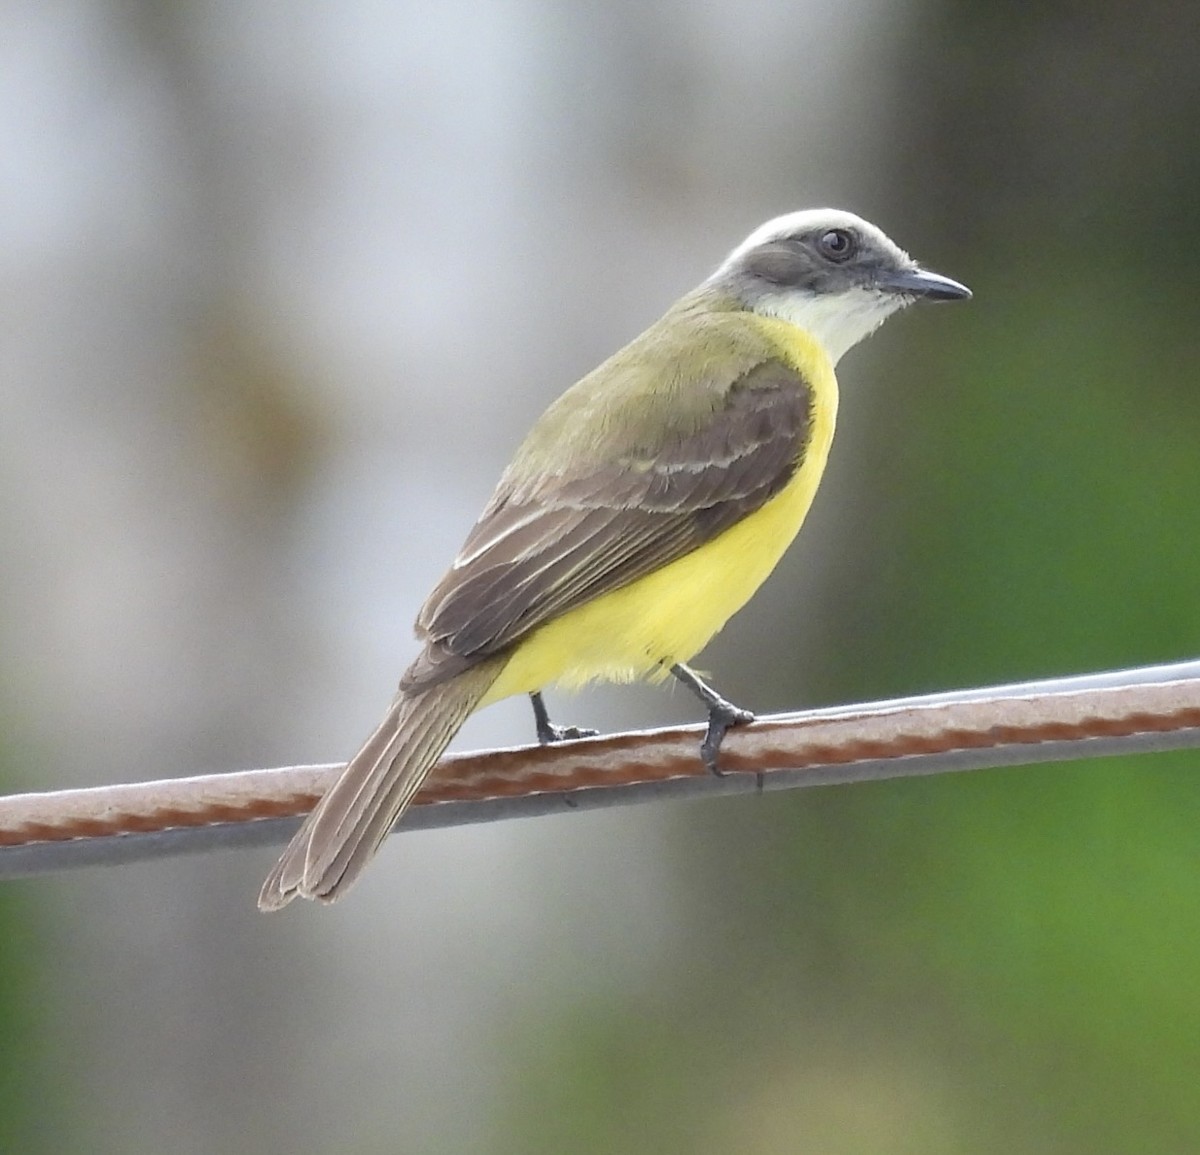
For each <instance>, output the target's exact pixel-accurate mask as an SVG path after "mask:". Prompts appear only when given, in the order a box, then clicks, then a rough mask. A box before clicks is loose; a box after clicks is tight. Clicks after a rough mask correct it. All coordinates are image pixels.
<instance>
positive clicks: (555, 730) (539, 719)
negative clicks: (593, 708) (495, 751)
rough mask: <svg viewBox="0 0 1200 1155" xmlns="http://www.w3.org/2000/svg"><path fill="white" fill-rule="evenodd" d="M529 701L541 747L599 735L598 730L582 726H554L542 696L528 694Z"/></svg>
mask: <svg viewBox="0 0 1200 1155" xmlns="http://www.w3.org/2000/svg"><path fill="white" fill-rule="evenodd" d="M529 699H530V701H531V702H532V703H533V720H534V723H535V724H536V725H537V736H538V741H539V742H540V743H541V744H542V745H543V746H548V745H550V743H551V742H570V741H571V740H572V739H575V738H594V737H596V735H597V734H599V733H600V731H599V730H589V729H587V728H586V727H583V726H556V725H555V724H554V723H553V722H551V721H550V715H549V713H548V712H547V710H546V703H545V702H544V701H543V700H542V695H541V694H540V693H535V694H530V695H529Z"/></svg>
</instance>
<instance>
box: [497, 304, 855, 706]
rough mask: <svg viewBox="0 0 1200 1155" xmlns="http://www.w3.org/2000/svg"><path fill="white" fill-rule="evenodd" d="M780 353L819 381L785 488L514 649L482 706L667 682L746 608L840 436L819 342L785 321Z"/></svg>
mask: <svg viewBox="0 0 1200 1155" xmlns="http://www.w3.org/2000/svg"><path fill="white" fill-rule="evenodd" d="M770 324H772V326H773V325H774V324H779V325H780V326H781V329H782V330H783V331H782V332H781V333H779V334H777V335H776V336H777V338H782V339H781V342H780V343H781V346H782V351H784V352H785V354H786V355H788V359H789V360H791V361H793V363H795V364H796V367H797V368H799V369H800V370H801V371H802V372H803V374H804V376H805V378H806V379H807V380H808V381H809V382H810V383H811V384H812V387H813V393H814V397H815V404H814V414H813V428H812V437H811V440H810V443H809V445H808V449H807V452H806V453H805V455H804V460H803V461H802V463H801V465H800V468H799V469H797V471H796V475H795V476H794V477H793V478H792V480H791V481H790V482H789V483H788V485H787V488H785V489H784V490H783V491H782V492H780V493H779V494H777V495H776V496H775V497H773V498H772V499H771V500H770V501H769V502H767V504H766V505H764V506H763V507H762V508H761V509H759V510H756V511H755V512H754V513H752V514H750V515H749V516H748V517H746V518H744V519H743V520H742V521H740V522H738V523H737V525H735V526H733V527H732V528H730V529H728V530H726V531H725V532H724V533H723V534H721V535H720V536H719V537H716V538H714V539H713V540H712V541H710V542H707V543H706V544H705V545H702V546H700V547H699V548H698V549H695V550H693V551H692V552H691V553H689V554H686V555H685V556H684V557H682V558H680V559H679V560H678V561H675V562H672V563H671V564H670V565H667V566H664V567H663V568H662V569H660V570H656V571H655V572H654V573H651V574H647V575H646V576H645V577H643V578H639V579H638V580H637V581H635V582H631V583H630V584H629V585H627V586H624V587H623V588H621V589H618V590H614V591H613V592H612V593H608V594H604V595H603V596H601V597H599V598H597V599H596V600H595V601H592V602H588V603H586V604H584V605H581V606H578V607H577V608H575V609H573V610H570V611H569V612H568V613H565V614H564V615H563V616H562V617H560V618H556V619H554V620H553V621H550V622H547V623H546V625H544V626H542V627H541V628H540V629H538V630H537V631H535V632H534V633H533V634H531V635H530V636H529V637H528V638H527V639H526V640H525V641H524V642H522V643H521V644H520V645H519V646H518V647H517V648H516V650H515V651H514V652H513V655H512V657H511V658H510V659H509V661H508V664H507V665H506V666H505V667H504V670H503V671H502V672H501V674H500V676H499V677H498V678H497V679H496V681H495V683H494V684H493V685H492V688H491V689H490V690H489V691H488V693H487V696H486V697H485V698H484V700H483V702H481V703H480V705H487V704H488V703H490V702H496V701H499V700H500V699H501V698H507V697H509V696H511V695H513V694H520V693H529V692H531V691H533V690H540V689H542V688H543V687H544V686H548V685H550V684H552V683H558V684H559V685H562V686H564V687H567V688H573V687H577V686H581V685H583V684H584V683H586V682H590V681H597V680H600V681H616V682H627V681H632V680H634V679H636V678H640V677H650V678H655V677H665V676H666V674H667V672H668V667H669V666H670V665H672V664H673V663H675V662H686V661H688V660H690V659H691V658H692V657H693V656H694V655H696V654H697V653H699V652H700V651H701V650H702V649H703V648H704V647H705V646H706V645H707V644H708V642H709V641H710V640H711V639H712V637H713V636H714V635H715V634H716V633H718V631H720V629H721V627H722V626H724V625H725V623H726V622H727V621H728V620H729V619H730V618H731V617H732V616H733V615H734V614H735V613H736V612H737V611H738V610H740V609H741V608H742V606H744V605H745V604H746V602H747V601H749V599H750V598H751V596H752V595H753V594H754V592H755V590H757V589H758V587H759V586H760V585H761V584H762V583H763V581H764V580H765V579H766V577H767V575H768V574H770V572H771V571H772V570H773V569H774V568H775V565H776V563H777V562H778V561H779V559H780V558H781V557H782V556H783V553H784V550H786V549H787V547H788V546H789V545H790V544H791V542H792V540H793V539H794V538H795V536H796V534H797V533H798V532H799V529H800V526H801V524H802V523H803V521H804V517H805V515H806V514H807V513H808V510H809V506H810V505H811V504H812V500H813V496H814V495H815V493H816V491H817V485H818V483H819V482H820V480H821V474H822V473H823V472H824V469H825V462H826V460H827V459H828V456H829V446H830V442H831V441H832V440H833V429H834V422H835V419H836V415H837V383H836V381H835V379H834V376H833V368H832V366H831V365H830V364H829V361H828V359H827V358H825V357H824V356H823V355H822V354H821V353H820V352H819V351H818V350H816V349H815V347H814V346H813V344H812V342H811V341H809V339H808V338H807V337H806V336H805V335H804V334H802V333H800V332H799V331H798V330H796V329H794V328H792V327H791V326H787V325H784V324H783V323H782V322H772V323H770Z"/></svg>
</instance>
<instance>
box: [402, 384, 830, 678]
mask: <svg viewBox="0 0 1200 1155" xmlns="http://www.w3.org/2000/svg"><path fill="white" fill-rule="evenodd" d="M810 406H811V390H810V389H809V387H808V386H807V384H806V383H805V381H804V380H803V378H802V377H801V376H800V375H799V374H798V373H797V372H796V371H795V370H794V369H792V368H791V367H790V366H788V365H786V364H785V363H784V362H782V361H778V360H769V361H763V362H761V363H759V364H758V365H756V366H755V367H754V368H753V369H752V370H750V371H749V372H748V373H746V374H744V375H743V376H742V377H741V378H740V379H739V380H738V381H736V382H735V383H734V384H733V386H732V387H731V388H730V389H729V390H727V391H726V392H725V393H724V394H723V395H722V397H721V402H720V405H719V407H718V408H717V409H716V411H715V412H714V413H713V414H712V416H711V419H709V420H707V421H706V422H704V423H703V424H702V426H701V427H700V428H699V429H696V430H694V431H691V432H689V433H687V434H686V435H680V436H678V437H677V438H675V439H669V438H668V440H667V443H666V444H665V445H662V446H660V447H659V448H658V449H657V450H656V451H655V452H654V454H653V456H650V455H648V454H647V453H645V452H641V453H638V452H634V453H631V454H629V455H628V456H625V457H622V458H621V459H620V460H617V461H613V462H609V463H606V464H604V465H601V466H595V465H591V466H589V467H587V468H585V469H582V470H577V471H576V472H568V473H566V474H563V475H556V476H553V477H546V478H544V479H540V480H539V481H538V483H537V484H535V485H532V486H531V485H523V486H521V487H520V489H519V491H515V492H507V491H506V488H505V486H504V484H503V483H502V485H501V488H500V490H498V491H497V493H496V495H495V497H493V499H492V501H491V503H490V504H489V506H488V508H487V510H486V511H485V512H484V514H483V516H482V517H481V518H480V520H479V522H478V524H477V525H476V526H475V528H474V529H473V530H472V531H471V534H470V536H469V537H468V538H467V540H466V542H465V543H464V545H463V548H462V550H461V552H460V553H459V556H458V559H457V560H456V561H455V563H454V566H453V567H452V568H451V570H450V572H449V573H448V574H446V576H445V577H444V578H443V579H442V580H441V582H439V583H438V585H437V587H436V588H435V589H434V591H433V593H432V594H430V596H429V598H428V600H427V601H426V603H425V605H424V607H423V608H422V610H421V613H420V616H419V617H418V619H417V631H418V634H419V635H420V636H421V637H423V638H424V639H425V640H426V643H427V644H426V648H425V651H424V653H423V654H422V655H421V657H420V658H418V659H417V661H416V662H415V663H414V664H413V666H412V668H410V670H409V671H408V673H407V674H406V675H405V678H404V681H403V682H402V683H401V685H402V687H403V688H405V689H412V688H416V687H418V686H424V685H431V684H434V683H436V682H440V681H442V680H443V679H444V678H447V677H450V676H451V675H453V674H455V673H458V672H459V671H461V670H463V669H465V668H466V667H468V666H471V665H474V664H475V662H477V661H480V660H482V659H483V658H485V657H488V656H490V655H492V654H495V653H497V652H498V651H500V650H503V649H504V648H505V647H508V646H511V645H513V644H514V643H515V642H517V641H519V640H520V639H521V638H522V637H523V636H525V635H526V634H528V633H529V632H530V631H532V630H534V629H536V628H537V627H538V626H539V625H541V624H543V623H544V622H546V621H547V620H549V619H550V618H552V617H555V616H558V615H560V614H562V613H564V612H566V611H567V610H569V609H572V608H573V607H575V606H578V605H580V604H582V603H583V602H586V601H590V600H591V599H593V598H596V597H599V596H600V595H601V594H605V593H609V592H610V591H612V590H615V589H618V588H619V587H621V586H623V585H627V584H628V583H629V582H632V581H634V580H636V579H637V578H639V577H643V576H644V575H646V574H648V573H651V572H652V571H654V570H656V569H659V568H661V567H662V566H665V565H667V564H668V563H670V562H672V561H675V560H676V559H678V558H680V557H682V556H683V555H684V554H686V553H688V552H690V551H691V550H693V549H695V548H696V547H697V546H700V545H703V544H704V543H705V542H706V541H709V540H711V539H712V538H714V537H716V536H717V535H718V534H720V533H721V532H722V531H723V530H726V529H728V528H729V527H730V526H732V525H734V524H736V523H737V522H738V521H740V520H741V519H742V518H744V517H745V516H746V515H747V514H749V513H752V512H753V511H754V510H756V509H758V508H759V507H760V506H762V505H763V504H764V503H765V502H766V501H768V500H769V499H770V498H771V497H773V496H774V495H775V494H777V493H778V492H779V491H780V490H781V489H783V487H784V486H785V485H786V484H787V483H788V481H789V479H790V478H791V477H792V476H793V474H794V473H795V471H796V468H797V467H798V465H799V463H800V461H801V459H802V458H803V455H804V451H805V448H806V446H807V444H808V438H809V429H810V424H811V415H810Z"/></svg>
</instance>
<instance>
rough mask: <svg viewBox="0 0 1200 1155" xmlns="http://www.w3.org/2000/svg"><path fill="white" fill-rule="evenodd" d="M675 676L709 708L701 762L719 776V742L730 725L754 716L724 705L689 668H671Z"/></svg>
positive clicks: (680, 664) (677, 664)
mask: <svg viewBox="0 0 1200 1155" xmlns="http://www.w3.org/2000/svg"><path fill="white" fill-rule="evenodd" d="M671 673H672V674H674V675H675V677H677V678H678V679H679V680H680V681H681V682H682V683H683V684H684V685H685V686H687V688H688V689H689V690H691V691H692V693H693V694H695V695H696V697H697V698H699V699H700V701H702V702H703V703H704V704H705V706H707V707H708V733H707V734H705V735H704V741H703V742H701V743H700V759H701V761H702V762H703V763H704V765H705V766H706V767H708V771H709V773H710V774H716V775H717V776H718V777H720V776H721V771H720V770H718V769H717V753H718V752H719V751H720V749H721V741H722V739H724V737H725V732H726V731H727V730H728V729H729V727H730V726H741V725H743V724H744V723H746V722H753V721H754V715H753V714H752V713H750V711H749V710H743V709H742V708H741V707H740V706H735V705H734V704H733V703H732V702H727V701H726V700H725V699H724V698H722V697H721V695H720V694H718V693H717V691H716V690H714V689H713V688H712V686H710V685H708V683H707V682H705V681H704V680H703V679H702V678H701V677H700V676H699V674H697V673H696V672H695V670H690V669H688V667H687V666H685V665H684V664H683V663H682V662H677V663H676V664H675V665H673V666H672V667H671Z"/></svg>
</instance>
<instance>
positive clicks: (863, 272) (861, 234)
mask: <svg viewBox="0 0 1200 1155" xmlns="http://www.w3.org/2000/svg"><path fill="white" fill-rule="evenodd" d="M705 285H706V287H708V288H711V289H715V290H717V291H719V292H720V293H722V295H728V296H731V297H733V298H734V299H735V300H736V301H737V302H738V303H739V304H741V305H742V306H743V307H744V308H746V309H749V310H751V311H752V312H755V313H759V314H761V315H763V316H770V317H777V318H779V319H780V320H783V321H787V322H789V323H790V324H793V325H796V326H797V327H799V328H801V329H804V330H805V331H806V332H808V333H810V334H811V335H812V336H813V337H815V338H816V339H817V340H818V341H819V342H820V343H821V345H822V346H823V347H824V348H825V350H826V352H827V353H828V354H829V356H830V358H831V359H832V360H833V361H834V362H835V363H836V361H837V360H838V358H840V357H841V355H842V354H843V353H845V352H846V350H847V349H849V348H851V347H852V346H854V345H856V344H857V343H858V342H859V341H861V340H862V339H863V338H864V337H866V336H868V335H869V334H870V333H872V332H873V331H874V330H875V329H877V328H878V327H879V326H880V325H881V324H883V322H884V321H886V320H887V318H888V317H889V316H891V314H892V313H895V312H896V311H898V310H899V309H903V308H904V307H905V306H906V305H910V304H912V302H913V301H917V300H922V299H924V300H928V301H958V300H963V299H965V298H967V297H969V296H970V295H971V290H970V289H968V288H967V287H966V286H965V285H960V284H959V283H958V282H957V281H952V280H951V279H950V278H949V277H943V276H942V275H941V274H940V273H932V272H930V271H929V270H928V269H923V268H922V267H921V266H920V265H918V264H917V262H916V261H914V260H913V259H912V257H910V256H909V255H908V254H907V253H906V252H905V251H904V250H903V249H901V248H900V246H899V245H897V244H896V243H895V242H894V241H892V240H891V239H890V238H889V237H888V236H887V235H886V234H885V233H883V232H882V231H881V230H880V229H877V228H876V227H875V226H874V225H873V224H871V223H870V222H868V221H864V220H863V219H862V218H861V217H857V216H855V215H854V214H853V213H848V212H843V211H842V210H840V209H806V210H804V211H802V212H797V213H789V214H787V215H786V216H782V217H776V218H775V219H774V220H771V221H768V222H767V223H766V224H765V225H762V226H760V227H759V228H757V229H755V230H754V232H752V233H751V234H750V236H748V237H747V238H746V239H745V240H744V241H743V242H742V243H741V244H740V245H738V247H737V248H736V249H734V250H733V252H732V253H730V254H729V256H728V257H726V258H725V261H724V262H723V263H722V264H721V266H720V268H718V269H717V271H716V272H715V273H713V275H712V276H711V277H709V279H708V281H707V282H706V283H705Z"/></svg>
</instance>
